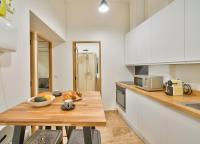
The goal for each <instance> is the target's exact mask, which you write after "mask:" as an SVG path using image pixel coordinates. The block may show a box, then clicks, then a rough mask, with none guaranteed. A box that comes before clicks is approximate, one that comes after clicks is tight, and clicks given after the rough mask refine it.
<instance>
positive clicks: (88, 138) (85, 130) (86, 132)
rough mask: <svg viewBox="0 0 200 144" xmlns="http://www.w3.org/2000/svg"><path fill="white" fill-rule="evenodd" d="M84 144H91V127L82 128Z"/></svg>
mask: <svg viewBox="0 0 200 144" xmlns="http://www.w3.org/2000/svg"><path fill="white" fill-rule="evenodd" d="M83 135H84V142H85V144H92V127H83Z"/></svg>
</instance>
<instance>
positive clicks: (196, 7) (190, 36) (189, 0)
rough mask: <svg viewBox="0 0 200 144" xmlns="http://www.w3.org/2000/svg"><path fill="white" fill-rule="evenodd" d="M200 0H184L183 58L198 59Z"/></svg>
mask: <svg viewBox="0 0 200 144" xmlns="http://www.w3.org/2000/svg"><path fill="white" fill-rule="evenodd" d="M199 14H200V0H185V26H186V28H185V30H186V31H185V32H186V34H185V36H186V37H185V40H186V42H185V44H186V45H185V59H186V60H187V61H196V60H198V61H199V60H200V39H199V38H200V27H199V26H200V15H199Z"/></svg>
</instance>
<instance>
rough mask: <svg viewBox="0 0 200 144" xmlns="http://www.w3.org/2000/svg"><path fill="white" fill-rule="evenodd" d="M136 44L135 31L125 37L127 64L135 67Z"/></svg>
mask: <svg viewBox="0 0 200 144" xmlns="http://www.w3.org/2000/svg"><path fill="white" fill-rule="evenodd" d="M135 45H136V43H135V38H134V31H131V32H129V33H127V34H126V37H125V64H126V65H133V64H135V63H136V46H135Z"/></svg>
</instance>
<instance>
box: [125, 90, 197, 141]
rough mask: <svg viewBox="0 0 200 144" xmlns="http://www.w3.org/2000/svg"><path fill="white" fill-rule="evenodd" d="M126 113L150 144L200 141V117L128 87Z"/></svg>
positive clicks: (128, 119) (130, 123)
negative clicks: (178, 109) (197, 117)
mask: <svg viewBox="0 0 200 144" xmlns="http://www.w3.org/2000/svg"><path fill="white" fill-rule="evenodd" d="M123 116H124V117H125V119H126V121H127V122H128V123H129V125H130V126H131V127H132V128H133V129H134V130H135V131H136V132H137V133H138V134H139V136H141V138H142V139H144V140H145V142H147V143H149V144H199V143H200V137H199V134H200V121H199V120H196V119H194V118H192V117H190V116H188V115H186V114H184V113H182V112H179V111H177V110H175V109H172V108H170V107H168V106H166V105H164V104H161V103H159V102H157V101H155V100H153V99H150V98H148V97H146V96H143V95H140V94H138V93H136V92H133V91H131V90H128V89H127V90H126V112H124V113H123Z"/></svg>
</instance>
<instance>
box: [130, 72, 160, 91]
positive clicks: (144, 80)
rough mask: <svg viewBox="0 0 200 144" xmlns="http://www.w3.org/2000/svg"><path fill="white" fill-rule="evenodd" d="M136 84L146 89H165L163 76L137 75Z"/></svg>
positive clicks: (135, 77)
mask: <svg viewBox="0 0 200 144" xmlns="http://www.w3.org/2000/svg"><path fill="white" fill-rule="evenodd" d="M134 85H135V86H136V87H138V88H141V89H143V90H146V91H159V90H163V77H162V76H149V75H135V76H134Z"/></svg>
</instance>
